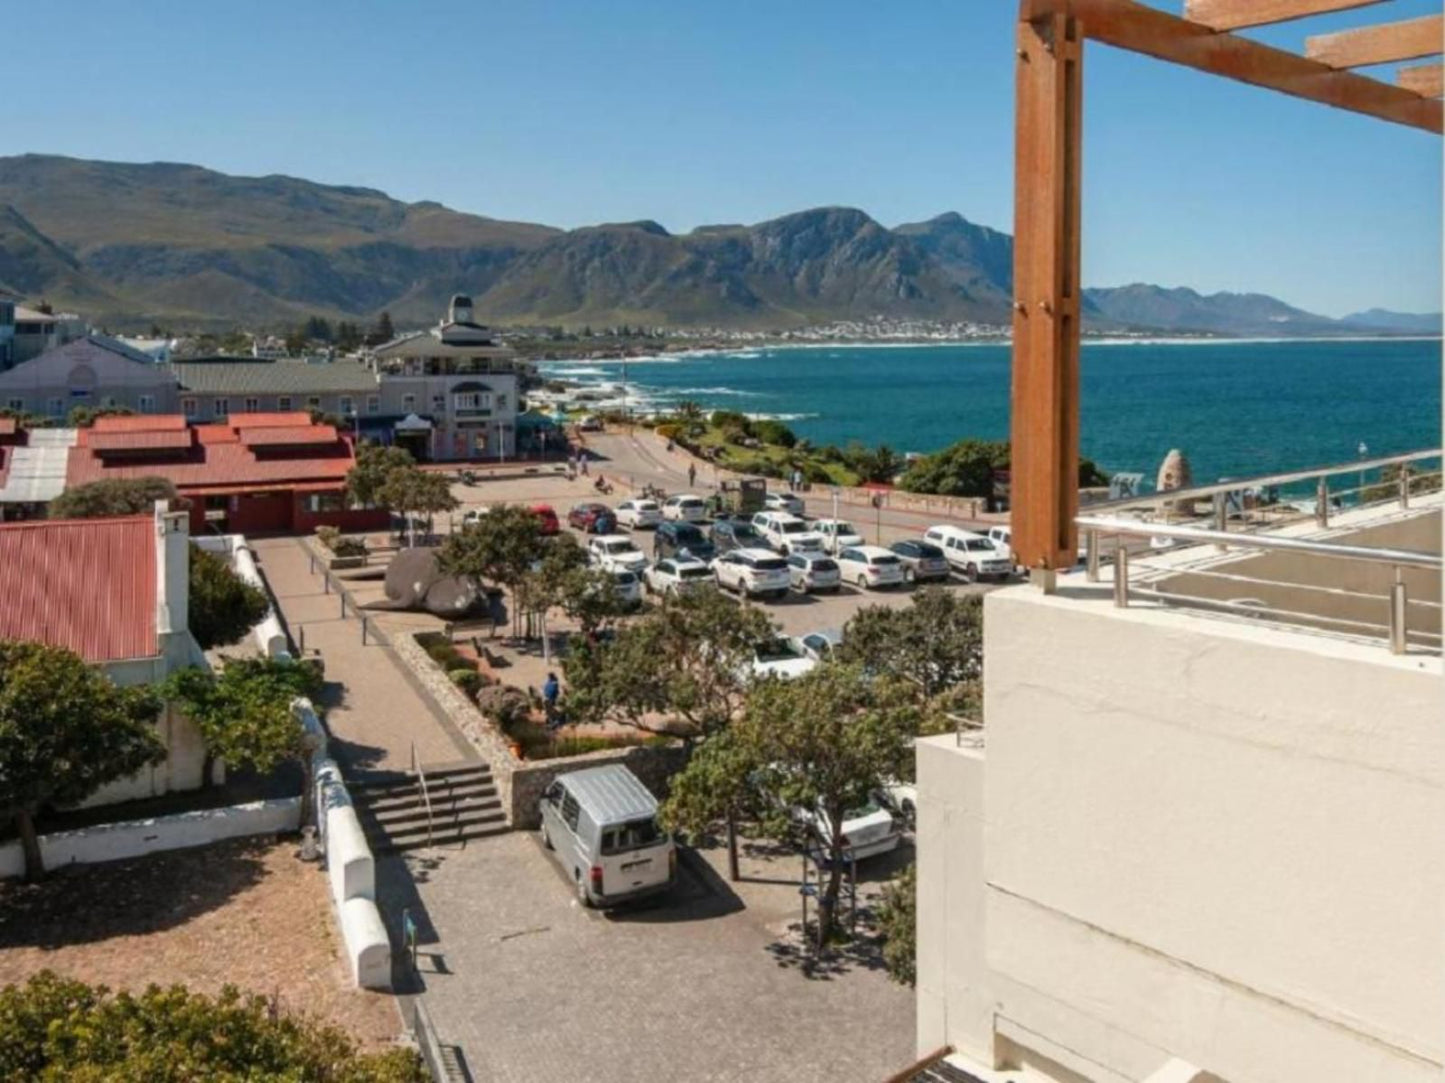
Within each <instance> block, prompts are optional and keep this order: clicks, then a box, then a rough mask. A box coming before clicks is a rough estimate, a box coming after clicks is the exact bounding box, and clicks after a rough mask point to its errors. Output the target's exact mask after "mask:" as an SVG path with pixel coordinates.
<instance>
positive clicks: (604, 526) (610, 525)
mask: <svg viewBox="0 0 1445 1083" xmlns="http://www.w3.org/2000/svg"><path fill="white" fill-rule="evenodd" d="M567 525H568V526H570V527H574V528H575V529H577V530H580V531H582V533H584V534H611V533H612V532H613V531H614V530H616V529H617V516H615V515H613V514H612V509H611V508H609V507H608V506H607V505H606V504H590V503H589V504H577V505H575V506H574V507H573V508H572V510H571V511H569V512H568V513H567Z"/></svg>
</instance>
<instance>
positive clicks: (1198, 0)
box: [1184, 0, 1382, 30]
mask: <svg viewBox="0 0 1445 1083" xmlns="http://www.w3.org/2000/svg"><path fill="white" fill-rule="evenodd" d="M1381 2H1382V0H1184V17H1185V18H1186V19H1188V20H1189V21H1190V22H1192V23H1200V24H1201V25H1203V26H1207V27H1209V28H1210V29H1211V30H1244V29H1246V28H1247V27H1251V26H1268V25H1269V24H1270V23H1283V22H1288V21H1289V20H1291V19H1304V18H1308V17H1309V16H1311V15H1323V14H1326V13H1327V12H1331V11H1347V10H1349V9H1350V8H1362V7H1368V6H1369V5H1370V4H1378V3H1381Z"/></svg>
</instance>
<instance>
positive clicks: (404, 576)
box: [376, 547, 507, 624]
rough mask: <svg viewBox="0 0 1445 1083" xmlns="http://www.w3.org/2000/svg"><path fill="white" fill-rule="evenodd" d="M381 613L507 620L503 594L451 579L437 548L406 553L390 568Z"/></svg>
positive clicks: (470, 580)
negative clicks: (396, 611) (397, 611)
mask: <svg viewBox="0 0 1445 1083" xmlns="http://www.w3.org/2000/svg"><path fill="white" fill-rule="evenodd" d="M376 608H379V609H406V610H413V611H416V612H424V613H430V614H432V615H433V616H437V617H442V618H443V619H445V620H463V619H465V618H468V617H476V616H485V615H487V614H488V613H489V612H490V614H491V617H492V619H493V620H494V621H496V622H497V623H499V624H500V623H505V621H506V620H507V614H506V608H505V607H504V606H503V605H502V600H501V595H500V593H497V592H493V591H489V590H487V589H486V588H485V587H484V586H483V585H482V584H481V583H480V582H478V581H477V580H476V579H475V578H473V577H471V576H467V575H448V574H446V573H444V572H443V571H442V570H441V568H440V567H439V566H438V564H437V551H436V549H434V548H426V547H418V548H415V549H403V550H401V551H400V552H399V553H397V554H396V556H394V557H392V559H391V563H390V564H388V565H387V568H386V601H384V602H379V603H376Z"/></svg>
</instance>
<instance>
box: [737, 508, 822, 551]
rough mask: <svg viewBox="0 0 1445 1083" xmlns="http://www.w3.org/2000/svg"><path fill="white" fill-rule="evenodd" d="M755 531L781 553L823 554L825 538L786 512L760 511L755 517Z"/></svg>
mask: <svg viewBox="0 0 1445 1083" xmlns="http://www.w3.org/2000/svg"><path fill="white" fill-rule="evenodd" d="M753 529H754V530H756V531H757V532H758V533H759V534H761V535H762V536H763V540H764V541H765V542H767V543H768V545H769V546H771V547H772V548H773V549H776V550H777V551H778V552H779V553H783V554H787V553H792V552H794V551H798V552H813V553H821V552H822V551H823V536H822V535H821V534H815V533H814V532H813V531H811V530H809V529H808V524H807V523H805V522H803V520H801V519H799V518H798V517H797V516H796V515H790V514H788V513H787V512H785V511H760V512H758V513H757V514H756V515H754V516H753Z"/></svg>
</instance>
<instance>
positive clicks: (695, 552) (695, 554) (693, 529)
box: [652, 523, 717, 564]
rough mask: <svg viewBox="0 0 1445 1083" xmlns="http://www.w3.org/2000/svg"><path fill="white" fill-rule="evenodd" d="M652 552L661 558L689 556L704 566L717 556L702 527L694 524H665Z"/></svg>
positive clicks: (659, 530)
mask: <svg viewBox="0 0 1445 1083" xmlns="http://www.w3.org/2000/svg"><path fill="white" fill-rule="evenodd" d="M652 546H653V548H652V551H653V553H654V554H655V555H656V556H659V557H681V556H689V557H692V558H693V559H694V560H700V561H702V562H703V563H704V564H706V563H708V562H710V561H711V560H712V558H713V557H714V556H716V555H717V550H716V549H714V548H713V544H712V542H710V541H708V540H707V535H705V534H704V533H703V532H702V529H701V528H700V527H697V526H694V525H693V524H692V523H663V524H662V525H661V526H659V527H658V528H657V535H656V536H655V537H654V538H653V540H652Z"/></svg>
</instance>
